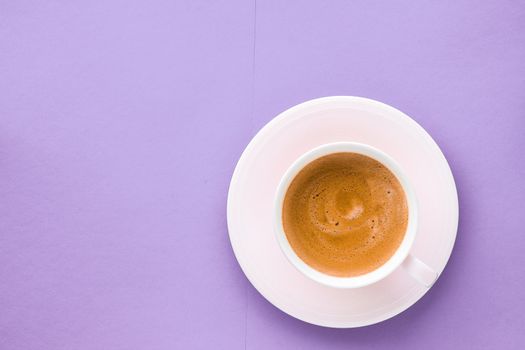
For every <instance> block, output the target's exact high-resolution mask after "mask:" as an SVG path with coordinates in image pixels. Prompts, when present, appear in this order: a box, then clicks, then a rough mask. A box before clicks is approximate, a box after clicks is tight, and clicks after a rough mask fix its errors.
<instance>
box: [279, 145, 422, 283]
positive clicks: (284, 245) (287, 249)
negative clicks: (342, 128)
mask: <svg viewBox="0 0 525 350" xmlns="http://www.w3.org/2000/svg"><path fill="white" fill-rule="evenodd" d="M340 152H353V153H359V154H362V155H365V156H368V157H370V158H373V159H375V160H377V161H378V162H380V163H381V164H383V165H384V166H386V167H387V168H388V169H389V170H390V171H391V172H392V173H393V174H394V175H395V176H396V177H397V179H398V181H399V183H400V184H401V186H402V188H403V191H404V192H405V197H406V200H407V205H408V224H407V229H406V232H405V236H404V238H403V240H402V242H401V244H400V245H399V247H398V249H397V250H396V252H395V253H394V254H393V255H392V257H391V258H390V259H389V260H387V261H386V262H385V263H384V264H383V265H381V266H380V267H378V268H377V269H375V270H373V271H371V272H368V273H366V274H363V275H359V276H353V277H337V276H332V275H328V274H325V273H322V272H320V271H318V270H316V269H314V268H313V267H311V266H310V265H308V264H306V263H305V262H304V261H303V260H302V259H301V258H299V256H297V254H296V253H295V251H294V250H293V248H292V247H291V245H290V243H289V242H288V239H287V237H286V233H285V232H284V228H283V222H282V210H283V202H284V197H285V195H286V192H287V190H288V187H289V186H290V184H291V183H292V181H293V179H294V178H295V176H296V175H297V174H298V173H299V172H300V171H301V170H302V169H303V168H304V167H305V166H306V165H308V164H309V163H311V162H312V161H314V160H316V159H318V158H320V157H323V156H326V155H329V154H332V153H340ZM274 221H275V234H276V237H277V240H278V242H279V246H280V248H281V250H282V251H283V253H284V254H285V256H286V257H287V258H288V260H289V261H290V262H291V263H292V264H293V265H294V266H295V268H297V269H298V270H299V271H300V272H301V273H303V274H304V275H305V276H307V277H308V278H310V279H312V280H314V281H316V282H319V283H321V284H324V285H326V286H330V287H335V288H359V287H364V286H366V285H369V284H372V283H375V282H377V281H379V280H381V279H383V278H385V277H386V276H388V275H389V274H390V273H392V272H393V271H394V270H395V269H396V268H397V267H399V265H401V263H402V262H403V260H404V259H405V258H406V257H407V255H408V254H409V251H410V248H411V246H412V244H413V242H414V239H415V235H416V228H417V201H416V196H415V193H414V190H413V188H412V186H411V184H410V182H409V181H408V179H407V177H406V176H405V175H404V174H403V172H402V170H401V168H400V167H399V165H398V164H397V162H396V161H395V160H394V159H392V158H391V157H390V156H388V155H387V154H386V153H384V152H382V151H380V150H378V149H377V148H374V147H372V146H369V145H365V144H361V143H355V142H337V143H330V144H325V145H322V146H319V147H317V148H314V149H312V150H310V151H308V152H306V153H305V154H303V155H302V156H301V157H299V158H298V159H297V160H296V161H295V162H294V163H293V164H292V165H291V166H290V167H289V168H288V170H287V171H286V172H285V174H284V175H283V177H282V178H281V181H280V183H279V186H278V188H277V193H276V196H275V219H274Z"/></svg>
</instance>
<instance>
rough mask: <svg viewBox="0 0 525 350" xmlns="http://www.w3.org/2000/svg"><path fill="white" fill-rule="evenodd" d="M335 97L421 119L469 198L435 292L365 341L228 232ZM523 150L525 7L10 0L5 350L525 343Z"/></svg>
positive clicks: (2, 46)
mask: <svg viewBox="0 0 525 350" xmlns="http://www.w3.org/2000/svg"><path fill="white" fill-rule="evenodd" d="M327 95H358V96H366V97H370V98H374V99H378V100H381V101H384V102H386V103H388V104H391V105H393V106H395V107H397V108H399V109H401V110H403V111H404V112H406V113H407V114H409V115H410V116H412V117H413V118H414V119H415V120H417V121H418V122H419V123H420V124H421V125H422V126H423V127H425V128H426V129H427V130H428V131H429V133H430V134H431V135H432V136H433V137H434V138H435V140H436V141H437V142H438V144H439V145H440V146H441V147H442V149H443V151H444V153H445V155H446V156H447V158H448V160H449V162H450V164H451V167H452V170H453V172H454V175H455V177H456V181H457V185H458V190H459V198H460V207H461V214H460V227H459V233H458V239H457V242H456V247H455V250H454V252H453V254H452V257H451V260H450V262H449V265H448V266H447V268H446V269H445V272H444V274H443V275H442V277H441V278H440V279H439V281H438V282H437V284H436V285H435V287H434V288H432V290H431V291H430V292H429V293H428V294H427V295H426V296H425V297H423V298H422V299H421V301H419V302H418V303H417V304H416V305H414V306H413V307H412V308H410V309H409V310H407V311H406V312H404V313H402V314H401V315H399V316H397V317H395V318H393V319H391V320H388V321H386V322H383V323H381V324H377V325H374V326H370V327H365V328H361V329H348V330H335V329H325V328H321V327H317V326H313V325H309V324H306V323H303V322H301V321H298V320H295V319H293V318H292V317H289V316H288V315H286V314H284V313H283V312H281V311H279V310H278V309H276V308H274V307H273V306H272V305H270V304H269V303H268V302H267V301H266V300H265V299H264V298H263V297H261V296H260V295H259V294H258V293H257V291H256V290H255V289H254V288H253V287H252V286H251V285H250V284H249V282H248V281H247V280H246V278H245V277H244V275H243V273H242V271H241V270H240V268H239V266H238V264H237V262H236V260H235V257H234V255H233V252H232V250H231V247H230V243H229V240H228V234H227V229H226V217H225V205H226V196H227V189H228V184H229V180H230V177H231V174H232V172H233V169H234V166H235V163H236V161H237V159H238V157H239V156H240V154H241V152H242V150H243V149H244V147H245V146H246V144H247V143H248V142H249V140H250V138H251V137H252V136H253V135H254V134H255V133H256V132H257V130H258V129H259V128H260V127H262V126H263V125H264V124H265V123H266V122H268V121H269V120H270V119H271V118H272V117H274V116H275V115H276V114H277V113H279V112H280V111H282V110H284V109H286V108H288V107H290V106H292V105H294V104H297V103H299V102H302V101H304V100H307V99H311V98H315V97H320V96H327ZM524 134H525V3H524V2H519V1H482V2H479V1H434V2H430V1H383V2H379V1H364V0H363V1H328V2H327V1H325V2H321V1H319V2H313V1H279V0H272V1H262V0H259V2H258V3H257V4H255V3H254V2H253V1H207V2H202V1H186V2H181V1H175V2H174V1H171V0H165V1H137V0H132V1H124V0H122V1H116V0H111V1H84V2H82V3H81V2H76V3H74V2H71V1H58V0H56V1H33V0H21V1H8V0H3V1H0V198H1V200H0V349H2V350H12V349H212V348H217V349H320V348H330V349H355V348H360V349H381V348H389V349H422V348H423V347H424V348H425V349H450V348H475V349H485V348H486V349H494V348H497V347H498V348H506V349H518V348H523V347H524V346H525V333H524V332H523V324H525V299H524V298H523V290H524V288H525V282H524V281H525V274H524V266H525V254H523V251H524V249H525V239H524V234H523V228H522V227H523V225H522V223H521V222H520V221H521V218H522V217H523V215H524V213H523V210H524V192H525V191H524V188H525V185H524V182H523V179H524V177H525V157H524V156H523V152H524V148H525V141H524ZM422 166H424V164H422Z"/></svg>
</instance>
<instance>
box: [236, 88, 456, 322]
mask: <svg viewBox="0 0 525 350" xmlns="http://www.w3.org/2000/svg"><path fill="white" fill-rule="evenodd" d="M339 141H353V142H360V143H365V144H369V145H371V146H373V147H376V148H378V149H380V150H382V151H384V152H386V153H388V154H389V155H390V156H391V157H392V158H394V159H395V160H396V161H397V163H398V164H399V165H400V166H401V167H402V168H403V170H404V172H405V174H406V176H407V177H408V179H409V180H410V182H411V183H412V184H413V187H414V190H415V192H416V196H417V199H418V208H419V213H418V222H419V224H418V230H419V231H418V234H417V236H416V240H415V242H414V244H413V246H412V249H411V254H412V255H413V256H415V257H417V258H418V259H419V260H421V261H423V262H424V263H425V264H427V265H428V266H429V267H431V268H432V269H433V270H434V271H436V272H437V273H438V274H441V272H442V271H443V269H444V268H445V265H446V263H447V261H448V259H449V257H450V254H451V252H452V248H453V246H454V241H455V239H456V232H457V225H458V214H459V211H458V198H457V192H456V186H455V183H454V178H453V176H452V172H451V171H450V167H449V165H448V163H447V161H446V159H445V157H444V156H443V153H442V152H441V150H440V149H439V147H438V146H437V144H436V143H435V142H434V140H433V139H432V138H431V137H430V135H429V134H428V133H427V132H426V131H425V130H424V129H423V128H422V127H421V126H420V125H419V124H417V123H416V122H415V121H414V120H412V119H411V118H410V117H408V116H407V115H405V114H404V113H402V112H400V111H399V110H397V109H395V108H393V107H390V106H388V105H385V104H383V103H381V102H377V101H374V100H370V99H366V98H362V97H349V96H335V97H325V98H319V99H315V100H311V101H307V102H304V103H301V104H299V105H297V106H295V107H292V108H290V109H288V110H286V111H284V112H283V113H281V114H280V115H278V116H277V117H275V118H274V119H273V120H272V121H270V122H269V123H268V124H267V125H266V126H264V127H263V128H262V129H261V130H260V131H259V133H258V134H257V135H255V137H254V138H253V139H252V141H251V142H250V143H249V144H248V146H247V147H246V149H245V150H244V152H243V154H242V156H241V158H240V159H239V162H238V163H237V166H236V168H235V171H234V173H233V176H232V180H231V183H230V189H229V193H228V230H229V235H230V241H231V244H232V247H233V251H234V253H235V256H236V258H237V260H238V262H239V264H240V266H241V268H242V270H243V271H244V273H245V274H246V276H247V278H248V279H249V280H250V282H251V283H252V284H253V286H254V287H255V288H256V289H257V290H258V291H259V292H260V293H261V294H262V295H263V296H264V297H265V298H266V299H267V300H268V301H269V302H270V303H272V304H273V305H275V306H276V307H277V308H279V309H281V310H282V311H284V312H286V313H287V314H289V315H291V316H293V317H296V318H298V319H300V320H303V321H305V322H308V323H312V324H316V325H319V326H325V327H334V328H352V327H361V326H366V325H370V324H374V323H377V322H381V321H383V320H386V319H388V318H390V317H393V316H395V315H397V314H399V313H401V312H403V311H404V310H406V309H408V308H409V307H410V306H411V305H413V304H414V303H415V302H416V301H417V300H419V299H420V298H421V297H422V296H423V295H424V294H425V293H426V292H427V291H428V290H429V288H427V287H425V286H423V285H422V284H420V283H418V282H417V281H416V280H414V279H413V278H412V277H410V276H409V274H408V272H407V271H405V270H404V269H403V268H398V269H397V270H395V271H394V272H393V273H392V274H390V275H389V276H387V277H386V278H385V279H383V280H381V281H379V282H377V283H375V284H372V285H369V286H366V287H362V288H358V289H337V288H331V287H327V286H324V285H321V284H319V283H317V282H314V281H312V280H310V279H308V278H307V277H306V276H304V275H303V274H302V273H300V272H299V271H298V270H297V269H295V267H294V266H293V265H292V264H291V263H290V262H289V261H288V260H287V258H286V257H285V255H284V254H283V252H282V251H281V250H280V248H279V244H278V242H277V240H276V238H275V234H274V232H273V221H272V220H273V209H274V208H273V205H274V195H275V191H276V189H277V185H278V184H279V181H280V179H281V177H282V175H283V174H284V173H285V171H286V169H288V167H289V166H290V165H291V164H292V163H293V162H294V161H295V160H296V159H297V158H298V157H299V156H301V155H302V154H304V153H306V152H307V151H309V150H311V149H313V148H315V147H317V146H319V145H322V144H326V143H332V142H339Z"/></svg>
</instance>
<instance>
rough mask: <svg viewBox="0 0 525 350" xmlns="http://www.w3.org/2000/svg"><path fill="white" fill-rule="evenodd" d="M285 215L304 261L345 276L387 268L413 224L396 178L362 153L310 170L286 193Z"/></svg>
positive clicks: (333, 157)
mask: <svg viewBox="0 0 525 350" xmlns="http://www.w3.org/2000/svg"><path fill="white" fill-rule="evenodd" d="M282 213H283V214H282V220H283V228H284V231H285V233H286V237H287V238H288V241H289V242H290V245H291V247H292V248H293V250H294V251H295V253H296V254H297V255H298V256H299V258H301V259H302V260H303V261H304V262H305V263H307V264H308V265H310V266H311V267H312V268H314V269H316V270H318V271H320V272H323V273H326V274H329V275H333V276H339V277H351V276H358V275H362V274H365V273H368V272H371V271H373V270H375V269H377V268H378V267H380V266H381V265H383V264H384V263H385V262H386V261H387V260H388V259H390V257H392V255H393V254H394V252H395V251H396V250H397V248H398V247H399V245H400V244H401V241H402V240H403V237H404V235H405V231H406V228H407V224H408V205H407V200H406V197H405V193H404V191H403V188H402V187H401V184H400V183H399V181H398V179H397V178H396V176H395V175H394V174H393V173H392V172H391V171H390V170H389V169H388V168H386V167H385V166H384V165H383V164H381V163H380V162H378V161H376V160H375V159H372V158H370V157H367V156H364V155H361V154H358V153H334V154H330V155H327V156H324V157H321V158H318V159H316V160H314V161H313V162H311V163H310V164H308V165H307V166H305V167H304V168H303V169H302V170H301V171H300V172H299V173H298V174H297V176H296V177H295V178H294V179H293V181H292V183H291V184H290V186H289V188H288V190H287V192H286V195H285V198H284V203H283V212H282Z"/></svg>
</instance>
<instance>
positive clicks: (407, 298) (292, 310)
mask: <svg viewBox="0 0 525 350" xmlns="http://www.w3.org/2000/svg"><path fill="white" fill-rule="evenodd" d="M333 104H347V105H346V106H345V107H353V108H355V107H356V106H350V104H365V105H366V104H368V105H370V106H372V107H373V108H378V109H383V110H385V111H386V112H387V113H388V115H389V116H391V115H394V114H395V115H396V117H400V118H402V119H403V120H402V122H403V123H411V124H412V125H413V126H414V127H415V128H416V129H418V132H419V134H420V135H419V136H420V137H421V139H422V140H423V139H424V141H425V142H427V143H429V145H430V146H431V147H432V148H433V149H434V151H435V152H434V153H435V154H434V156H439V158H441V163H442V164H443V165H444V166H445V169H444V170H445V171H446V172H447V178H448V183H449V186H450V189H449V192H450V194H451V195H452V196H453V198H450V199H453V201H452V202H451V203H450V204H451V205H452V206H453V208H452V210H451V212H452V213H453V215H454V217H451V218H450V219H451V220H452V223H453V230H452V229H451V234H450V235H451V238H453V239H451V240H450V243H449V245H448V247H446V248H447V249H446V250H445V251H443V253H442V254H443V256H446V259H445V262H444V264H443V266H442V268H440V269H438V270H437V271H436V272H437V273H438V279H439V277H440V276H441V274H442V272H443V271H444V269H445V268H446V266H447V264H448V262H449V260H450V256H451V254H452V251H453V248H454V245H455V241H456V239H457V229H458V224H459V200H458V193H457V187H456V184H455V180H454V176H453V173H452V170H451V168H450V165H449V163H448V161H447V159H446V157H445V155H444V154H443V152H442V150H441V149H440V147H439V146H438V145H437V143H436V142H435V140H434V139H433V138H432V136H430V134H428V132H427V131H426V130H425V129H424V128H423V127H422V126H421V125H420V124H418V123H417V122H416V121H415V120H414V119H412V118H410V117H409V116H408V115H407V114H405V113H403V112H402V111H400V110H399V109H396V108H394V107H392V106H390V105H387V104H385V103H383V102H380V101H376V100H373V99H370V98H366V97H359V96H327V97H320V98H316V99H312V100H308V101H305V102H302V103H299V104H297V105H295V106H292V107H290V108H288V109H286V110H284V111H283V112H281V113H279V114H278V115H277V116H276V117H274V118H273V119H271V120H270V121H269V122H268V123H266V124H265V125H264V126H263V127H262V128H261V129H260V130H259V131H258V132H257V133H256V134H255V136H254V137H253V138H252V139H251V140H250V142H249V143H248V145H247V146H246V148H245V149H244V151H243V152H242V154H241V156H240V157H239V160H238V161H237V164H236V166H235V169H234V171H233V174H232V177H231V180H230V184H229V188H228V197H227V206H226V209H227V226H228V236H229V239H230V244H231V246H232V250H233V252H234V255H235V258H236V259H237V261H238V263H239V265H240V267H241V270H242V271H243V273H244V274H245V276H246V278H247V279H248V280H249V281H250V283H251V284H252V285H253V286H254V288H255V289H256V290H257V291H258V292H259V293H260V294H261V295H262V296H263V297H264V298H265V299H266V300H267V301H268V302H269V303H270V304H272V305H273V306H275V307H277V308H278V309H280V310H281V311H283V312H284V313H286V314H288V315H290V316H292V317H294V318H297V319H299V320H301V321H303V322H306V323H309V324H314V325H318V326H323V327H329V328H358V327H364V326H368V325H372V324H376V323H379V322H382V321H384V320H387V319H390V318H392V317H394V316H396V315H398V314H400V313H402V312H403V311H405V310H407V309H408V308H410V307H411V306H412V305H414V304H415V303H416V302H418V301H419V300H420V299H421V298H422V297H423V296H424V295H425V294H426V293H427V292H428V291H429V290H430V288H432V287H430V288H425V289H424V290H422V289H421V288H416V287H413V288H412V289H411V290H410V291H407V293H406V294H405V295H404V296H403V297H402V298H400V299H404V302H403V303H401V304H399V305H396V306H395V307H393V308H391V310H390V311H385V312H382V313H381V314H379V315H378V316H376V317H369V318H368V319H367V320H366V321H350V322H349V321H333V320H326V318H325V317H321V316H320V317H317V318H316V319H315V320H312V319H309V318H308V317H305V316H304V315H305V314H307V315H311V314H312V312H311V311H308V310H304V308H301V307H300V306H299V305H291V304H288V305H283V304H284V303H283V302H282V301H281V300H279V299H278V298H275V299H271V298H269V297H267V295H266V294H275V292H273V293H266V294H265V293H263V292H262V291H261V290H262V289H264V288H263V287H262V285H263V283H262V282H261V281H256V279H255V278H254V276H252V275H251V272H248V271H247V270H248V269H247V266H248V263H247V262H246V261H245V260H243V258H242V257H241V254H240V253H239V249H241V247H239V246H238V244H239V243H235V240H234V239H232V232H233V228H232V226H233V220H234V218H233V215H234V214H233V204H232V203H233V198H234V195H235V191H236V190H237V189H236V184H237V183H238V177H239V173H240V172H241V168H242V166H243V165H244V163H245V162H246V160H247V158H248V157H249V156H250V154H251V153H252V152H253V150H254V149H255V147H256V145H258V144H259V142H260V141H261V140H262V141H264V138H265V137H266V136H267V134H269V133H270V132H272V131H273V129H274V125H278V124H279V123H280V122H281V120H284V119H286V118H287V117H289V116H291V115H293V114H295V113H297V112H299V111H301V110H302V109H305V110H307V109H310V108H312V107H317V106H322V105H326V109H331V108H336V107H337V106H335V105H333ZM322 109H323V108H322ZM322 109H321V110H322ZM304 115H305V114H304ZM304 115H303V116H304ZM296 117H297V116H296ZM297 118H299V117H297ZM284 126H285V125H284ZM284 126H282V127H284ZM263 147H264V146H263ZM452 232H453V234H452ZM452 235H453V237H452ZM276 244H277V242H276ZM297 273H299V272H297ZM265 287H266V289H267V290H273V289H274V288H273V287H271V286H265ZM368 287H369V286H368ZM329 288H330V287H329ZM362 288H367V287H362ZM416 294H419V295H416ZM398 301H399V300H396V301H393V302H391V303H389V304H388V305H384V306H383V307H382V309H389V308H390V307H391V305H392V304H395V303H397V302H398ZM301 309H303V310H301ZM301 311H302V313H301Z"/></svg>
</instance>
